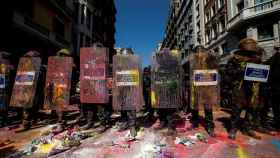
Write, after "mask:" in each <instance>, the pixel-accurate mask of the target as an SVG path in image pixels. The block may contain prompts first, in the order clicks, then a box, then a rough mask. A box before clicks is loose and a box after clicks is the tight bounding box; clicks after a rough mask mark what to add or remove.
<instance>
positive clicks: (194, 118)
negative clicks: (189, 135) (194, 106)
mask: <svg viewBox="0 0 280 158" xmlns="http://www.w3.org/2000/svg"><path fill="white" fill-rule="evenodd" d="M191 123H192V128H193V129H196V128H198V127H199V112H198V110H192V119H191Z"/></svg>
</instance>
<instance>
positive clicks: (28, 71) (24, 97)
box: [10, 57, 41, 108]
mask: <svg viewBox="0 0 280 158" xmlns="http://www.w3.org/2000/svg"><path fill="white" fill-rule="evenodd" d="M40 67H41V58H39V57H22V58H20V60H19V64H18V69H17V74H16V78H15V83H14V88H13V92H12V97H11V101H10V106H11V107H23V108H31V107H32V106H33V104H34V100H35V93H36V88H37V80H38V77H39V73H40Z"/></svg>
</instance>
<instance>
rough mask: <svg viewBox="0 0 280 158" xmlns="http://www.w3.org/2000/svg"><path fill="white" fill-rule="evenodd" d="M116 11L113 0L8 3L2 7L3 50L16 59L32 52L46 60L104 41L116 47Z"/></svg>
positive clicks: (1, 41)
mask: <svg viewBox="0 0 280 158" xmlns="http://www.w3.org/2000/svg"><path fill="white" fill-rule="evenodd" d="M115 14H116V9H115V5H114V1H113V0H77V1H75V0H24V1H16V0H9V1H8V0H5V3H3V5H1V6H0V17H1V20H2V22H1V26H0V27H1V29H0V34H1V36H0V39H1V40H0V50H2V51H7V52H10V53H11V54H12V55H13V56H14V57H15V59H17V58H18V57H19V56H21V55H22V54H24V53H26V52H27V51H29V50H37V51H39V52H41V53H42V55H43V59H45V60H46V59H47V57H48V56H50V55H54V54H55V53H56V52H57V51H58V50H59V49H61V48H67V49H69V50H70V51H71V52H72V53H73V54H72V55H73V56H74V57H75V56H76V57H77V56H79V48H80V47H82V46H89V45H91V43H93V42H100V43H102V44H103V45H104V46H106V47H109V48H111V50H112V52H111V53H113V48H114V43H115V39H114V33H115V26H114V23H115V21H116V19H115Z"/></svg>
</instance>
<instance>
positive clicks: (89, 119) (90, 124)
mask: <svg viewBox="0 0 280 158" xmlns="http://www.w3.org/2000/svg"><path fill="white" fill-rule="evenodd" d="M93 115H94V114H93V111H92V110H90V111H88V112H87V124H86V125H84V126H82V127H81V129H82V130H88V129H90V128H92V127H93V125H94V123H93Z"/></svg>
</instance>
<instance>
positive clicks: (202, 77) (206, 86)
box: [190, 49, 219, 109]
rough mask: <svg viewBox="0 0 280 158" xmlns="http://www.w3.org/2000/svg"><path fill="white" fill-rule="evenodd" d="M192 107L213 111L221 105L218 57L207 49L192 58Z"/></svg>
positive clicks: (201, 50) (198, 51)
mask: <svg viewBox="0 0 280 158" xmlns="http://www.w3.org/2000/svg"><path fill="white" fill-rule="evenodd" d="M190 72H191V73H190V81H191V106H192V108H194V109H198V108H199V107H202V108H204V107H205V108H206V109H211V108H212V107H213V106H216V105H219V80H218V78H219V73H218V63H217V60H216V57H215V56H213V55H212V54H210V52H209V51H208V50H206V49H198V50H197V52H196V53H193V54H192V56H190Z"/></svg>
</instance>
